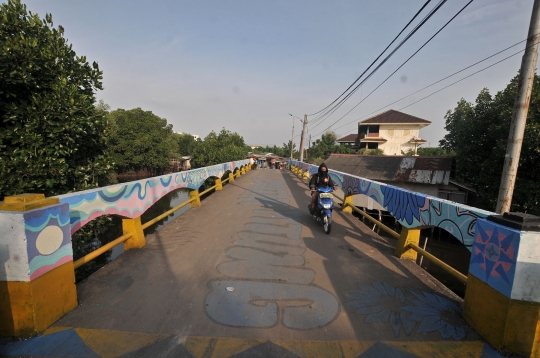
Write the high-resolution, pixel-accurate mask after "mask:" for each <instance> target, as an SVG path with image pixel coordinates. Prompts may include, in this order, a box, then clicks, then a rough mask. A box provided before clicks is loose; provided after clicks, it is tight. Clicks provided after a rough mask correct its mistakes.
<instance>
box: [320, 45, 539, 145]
mask: <svg viewBox="0 0 540 358" xmlns="http://www.w3.org/2000/svg"><path fill="white" fill-rule="evenodd" d="M523 41H527V40H523ZM523 41H521V42H523ZM536 44H538V42H537V43H535V44H534V45H536ZM534 45H531V46H534ZM514 46H515V45H514ZM511 47H513V46H511ZM529 47H530V46H529ZM525 50H526V48H525V49H523V50H520V51H518V52H516V53H514V54H512V55H510V56H507V57H505V58H503V59H502V60H499V61H497V62H495V63H492V64H491V65H489V66H486V67H484V68H482V69H480V70H478V71H476V72H473V73H471V74H470V75H467V76H465V77H463V78H461V79H459V80H457V81H455V82H453V83H451V84H449V85H447V86H445V87H443V88H441V89H438V90H437V91H434V92H432V93H430V94H428V95H427V96H425V97H422V98H420V99H419V100H417V101H415V102H413V103H411V104H408V105H406V106H404V107H401V108H400V109H398V110H397V111H401V110H402V109H405V108H407V107H410V106H412V105H414V104H416V103H418V102H420V101H423V100H424V99H426V98H428V97H431V96H433V95H434V94H437V93H439V92H441V91H442V90H445V89H447V88H448V87H451V86H453V85H455V84H456V83H459V82H461V81H463V80H465V79H467V78H469V77H472V76H474V75H476V74H478V73H480V72H483V71H485V70H487V69H488V68H491V67H493V66H495V65H497V64H499V63H501V62H504V61H506V60H508V59H510V58H512V57H514V56H516V55H519V54H520V53H522V52H523V51H525ZM490 57H492V56H490ZM469 67H470V66H469ZM459 72H461V71H458V72H456V73H459ZM447 78H448V77H447ZM438 82H440V81H438ZM438 82H436V83H438ZM430 86H431V85H430ZM430 86H427V87H430ZM427 87H424V88H427ZM418 92H419V91H417V92H415V93H418ZM409 96H410V95H409ZM409 96H407V97H409ZM407 97H403V98H402V99H404V98H407ZM399 101H401V99H400V100H398V101H396V102H399ZM396 102H393V103H396ZM388 106H389V105H388ZM388 106H385V107H382V108H381V109H384V108H386V107H388ZM379 110H380V109H378V110H377V111H375V112H378V111H379ZM372 113H374V112H371V113H370V114H367V115H365V116H364V117H361V118H359V119H356V120H355V122H356V121H358V120H360V119H363V118H365V117H367V116H369V115H371V114H372ZM351 123H352V122H349V123H347V124H351ZM347 124H345V125H347ZM338 128H341V127H338ZM356 130H357V129H354V130H351V131H349V132H346V133H343V134H342V135H344V134H348V133H350V132H353V131H356ZM321 133H322V132H321ZM321 133H318V134H316V136H318V135H319V134H321Z"/></svg>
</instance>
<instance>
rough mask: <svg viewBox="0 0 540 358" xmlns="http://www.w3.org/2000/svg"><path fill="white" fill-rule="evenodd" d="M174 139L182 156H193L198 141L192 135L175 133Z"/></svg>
mask: <svg viewBox="0 0 540 358" xmlns="http://www.w3.org/2000/svg"><path fill="white" fill-rule="evenodd" d="M173 137H174V139H175V141H176V144H177V145H178V153H180V154H181V155H182V156H186V155H192V154H193V151H194V150H195V146H196V145H197V141H196V140H195V138H193V136H192V135H191V134H187V133H182V134H179V133H173Z"/></svg>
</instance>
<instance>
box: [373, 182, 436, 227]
mask: <svg viewBox="0 0 540 358" xmlns="http://www.w3.org/2000/svg"><path fill="white" fill-rule="evenodd" d="M381 191H382V193H383V194H384V202H383V205H382V206H383V207H385V208H386V210H388V211H389V212H390V213H392V215H393V216H394V217H395V218H396V219H398V220H403V219H405V220H406V221H407V223H408V224H409V225H411V224H412V223H413V219H414V218H415V219H416V220H418V221H420V208H421V207H422V206H424V203H425V201H426V197H425V196H424V195H422V194H419V193H412V192H410V191H407V190H403V189H400V188H397V187H395V186H391V185H386V186H381Z"/></svg>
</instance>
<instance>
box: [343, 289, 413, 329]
mask: <svg viewBox="0 0 540 358" xmlns="http://www.w3.org/2000/svg"><path fill="white" fill-rule="evenodd" d="M358 288H359V289H358V290H352V291H351V292H350V293H349V294H347V297H349V298H350V299H352V301H349V302H347V303H345V304H344V305H345V306H347V307H353V308H356V313H359V314H363V315H366V319H365V322H366V323H372V322H390V324H391V325H392V329H393V330H394V335H395V336H396V337H399V332H400V330H401V327H403V329H404V330H405V333H406V334H407V335H410V334H411V331H412V330H413V328H414V326H415V325H416V321H414V320H412V319H411V318H410V317H411V315H410V314H408V313H407V312H405V311H403V310H401V309H400V308H399V307H400V306H401V305H403V304H405V295H404V294H403V292H402V291H401V289H399V288H394V287H392V285H390V284H389V283H387V282H383V283H379V282H374V283H373V286H368V285H358Z"/></svg>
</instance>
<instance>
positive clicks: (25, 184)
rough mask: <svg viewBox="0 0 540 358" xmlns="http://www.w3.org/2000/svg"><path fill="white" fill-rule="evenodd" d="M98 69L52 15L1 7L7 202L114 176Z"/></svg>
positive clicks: (1, 157) (0, 125)
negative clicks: (99, 103)
mask: <svg viewBox="0 0 540 358" xmlns="http://www.w3.org/2000/svg"><path fill="white" fill-rule="evenodd" d="M101 79H102V72H101V71H100V70H99V67H98V65H97V63H95V62H94V63H92V64H89V63H88V62H87V61H86V57H85V56H81V57H79V56H77V55H76V53H75V51H73V49H72V46H71V45H70V44H69V43H68V42H67V40H66V39H65V38H64V29H63V28H62V27H61V26H58V28H54V27H53V21H52V16H51V15H50V14H47V15H46V16H45V19H43V20H41V19H40V18H39V17H38V15H37V14H32V13H30V12H28V11H27V9H26V6H25V5H23V4H21V3H20V2H19V1H17V0H8V1H7V2H6V3H4V4H1V5H0V199H1V198H2V197H3V196H5V195H13V194H18V193H22V192H38V193H44V194H46V195H56V194H61V193H65V192H68V191H73V190H83V189H88V188H92V187H96V186H98V185H99V184H100V183H101V182H102V181H103V180H104V178H105V176H106V174H107V172H109V171H110V170H111V165H110V162H109V160H108V159H107V158H106V156H105V155H104V150H105V139H104V138H105V132H106V120H105V118H104V116H103V115H102V113H96V110H95V107H94V102H95V97H94V94H95V92H96V91H97V90H98V89H102V84H101Z"/></svg>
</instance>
